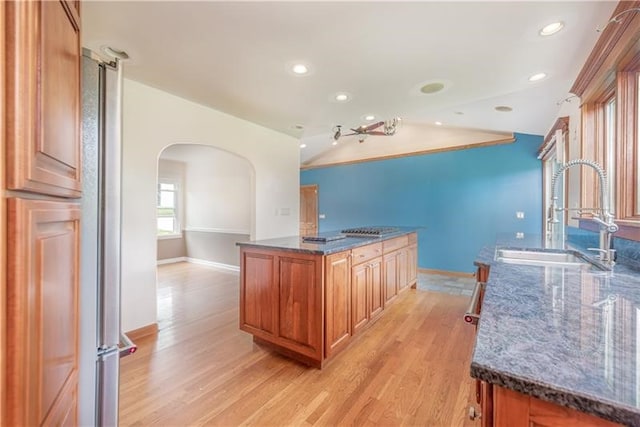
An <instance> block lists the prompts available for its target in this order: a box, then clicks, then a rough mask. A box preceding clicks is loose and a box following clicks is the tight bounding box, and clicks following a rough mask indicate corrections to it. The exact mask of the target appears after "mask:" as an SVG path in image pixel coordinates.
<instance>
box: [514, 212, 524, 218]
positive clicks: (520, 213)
mask: <svg viewBox="0 0 640 427" xmlns="http://www.w3.org/2000/svg"><path fill="white" fill-rule="evenodd" d="M516 218H518V219H524V212H522V211H517V212H516Z"/></svg>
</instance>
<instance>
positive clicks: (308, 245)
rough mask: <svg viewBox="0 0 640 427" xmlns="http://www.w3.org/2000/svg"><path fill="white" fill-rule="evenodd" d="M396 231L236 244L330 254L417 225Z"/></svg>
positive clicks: (390, 236) (403, 232) (396, 234)
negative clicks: (319, 239) (324, 240)
mask: <svg viewBox="0 0 640 427" xmlns="http://www.w3.org/2000/svg"><path fill="white" fill-rule="evenodd" d="M394 228H397V231H394V232H391V233H386V234H383V235H382V236H380V237H345V238H344V239H340V240H333V241H330V242H327V243H314V242H304V241H302V237H301V236H289V237H280V238H276V239H265V240H254V241H250V242H238V243H236V244H237V245H238V246H249V247H255V248H272V249H280V250H287V251H293V252H302V253H310V254H318V255H330V254H334V253H337V252H342V251H346V250H348V249H353V248H357V247H358V246H364V245H368V244H370V243H376V242H382V241H384V240H388V239H393V238H394V237H400V236H404V235H406V234H410V233H414V232H416V231H418V229H419V227H394ZM337 234H340V232H339V231H325V232H322V233H318V235H319V236H334V235H337Z"/></svg>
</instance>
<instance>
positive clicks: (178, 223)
mask: <svg viewBox="0 0 640 427" xmlns="http://www.w3.org/2000/svg"><path fill="white" fill-rule="evenodd" d="M162 184H172V185H173V186H174V190H173V191H174V197H175V200H174V204H175V206H174V208H173V210H174V215H173V218H174V231H173V233H168V234H159V228H158V218H159V216H158V209H159V208H161V206H159V200H160V192H161V191H167V190H162V189H161V187H162ZM181 197H182V186H181V182H180V180H179V179H176V178H170V177H159V178H158V183H157V188H156V237H157V238H158V240H164V239H179V238H182V218H181V216H182V209H180V207H181V203H180V201H181Z"/></svg>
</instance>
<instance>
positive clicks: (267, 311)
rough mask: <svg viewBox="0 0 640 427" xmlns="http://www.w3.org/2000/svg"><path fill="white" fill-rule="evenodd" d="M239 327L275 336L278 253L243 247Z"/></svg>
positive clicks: (259, 334) (263, 334)
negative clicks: (276, 254) (276, 256)
mask: <svg viewBox="0 0 640 427" xmlns="http://www.w3.org/2000/svg"><path fill="white" fill-rule="evenodd" d="M240 271H241V274H240V329H242V330H243V331H247V332H249V333H252V334H254V335H257V336H260V337H265V335H267V336H276V335H277V329H276V326H277V324H278V275H277V271H276V259H275V256H274V255H273V254H271V253H269V252H268V251H259V250H245V249H242V250H241V251H240Z"/></svg>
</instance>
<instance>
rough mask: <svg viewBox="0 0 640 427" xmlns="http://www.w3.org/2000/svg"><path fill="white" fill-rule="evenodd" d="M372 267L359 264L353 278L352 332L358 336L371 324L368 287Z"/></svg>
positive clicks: (355, 268) (354, 269)
mask: <svg viewBox="0 0 640 427" xmlns="http://www.w3.org/2000/svg"><path fill="white" fill-rule="evenodd" d="M370 268H371V267H370V265H369V264H368V263H367V264H358V265H356V266H355V267H353V274H352V276H351V330H352V334H353V335H355V334H357V333H358V332H359V331H360V330H361V329H362V328H363V327H364V326H365V325H366V324H367V323H368V322H369V307H368V304H367V293H368V292H367V287H368V286H369V276H370V274H371V273H370V271H369V270H370Z"/></svg>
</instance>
